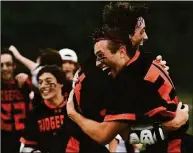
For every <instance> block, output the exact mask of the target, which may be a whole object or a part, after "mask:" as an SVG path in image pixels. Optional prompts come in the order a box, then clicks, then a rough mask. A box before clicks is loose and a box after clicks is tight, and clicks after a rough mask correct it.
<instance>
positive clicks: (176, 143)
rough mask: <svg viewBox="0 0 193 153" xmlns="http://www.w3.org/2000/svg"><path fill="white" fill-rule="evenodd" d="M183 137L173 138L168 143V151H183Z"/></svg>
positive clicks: (172, 152)
mask: <svg viewBox="0 0 193 153" xmlns="http://www.w3.org/2000/svg"><path fill="white" fill-rule="evenodd" d="M181 141H182V140H181V139H175V140H171V141H169V143H168V153H181Z"/></svg>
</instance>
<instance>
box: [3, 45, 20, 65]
mask: <svg viewBox="0 0 193 153" xmlns="http://www.w3.org/2000/svg"><path fill="white" fill-rule="evenodd" d="M3 54H9V55H11V57H12V60H13V63H15V61H16V59H15V56H14V55H13V53H12V52H11V51H10V50H9V49H8V48H4V49H2V50H1V55H3Z"/></svg>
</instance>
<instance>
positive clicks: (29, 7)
mask: <svg viewBox="0 0 193 153" xmlns="http://www.w3.org/2000/svg"><path fill="white" fill-rule="evenodd" d="M108 3H109V2H100V1H95V2H89V1H87V2H86V1H85V2H80V1H79V2H74V1H71V2H65V1H57V2H53V1H47V2H44V1H39V2H38V1H31V2H27V1H20V2H14V1H12V2H9V1H7V2H6V1H1V48H4V47H9V45H14V46H16V47H17V48H18V49H19V51H20V52H21V53H22V54H23V55H24V56H26V57H28V58H30V59H32V60H35V59H36V57H37V56H38V54H39V49H44V48H55V49H58V50H59V49H61V48H71V49H73V50H75V51H76V53H77V54H78V57H79V62H80V63H83V62H84V61H85V60H86V59H87V58H88V57H89V55H90V54H91V53H92V51H93V44H92V39H91V35H92V31H93V29H95V28H96V27H98V26H99V25H100V24H101V14H102V9H103V7H104V5H106V4H108ZM147 4H148V6H149V8H150V13H149V18H148V21H147V22H146V26H147V34H148V37H149V40H148V41H147V42H146V43H145V46H144V50H146V51H151V52H153V54H154V55H155V57H156V55H158V54H161V55H162V56H163V58H164V60H166V61H167V65H169V67H170V70H169V71H170V74H171V76H172V79H173V81H174V83H175V85H176V88H177V91H178V94H179V95H180V100H181V101H183V102H185V103H188V104H189V107H190V112H191V113H190V125H191V126H190V128H189V131H188V132H189V133H191V134H193V129H192V124H193V123H192V118H193V116H192V103H193V92H192V85H193V81H192V78H193V71H192V60H193V2H147ZM18 64H19V63H18ZM17 71H18V72H21V71H22V72H26V73H29V72H28V70H27V68H25V67H24V66H23V65H21V64H19V65H18V69H17Z"/></svg>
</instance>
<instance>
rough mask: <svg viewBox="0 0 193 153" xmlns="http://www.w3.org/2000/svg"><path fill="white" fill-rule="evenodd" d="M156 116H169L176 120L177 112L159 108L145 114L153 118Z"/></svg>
mask: <svg viewBox="0 0 193 153" xmlns="http://www.w3.org/2000/svg"><path fill="white" fill-rule="evenodd" d="M156 114H161V115H162V116H167V117H171V118H174V117H175V115H176V113H175V112H171V111H167V109H166V108H165V107H163V106H160V107H157V108H155V109H153V110H150V111H149V112H147V113H145V115H148V116H149V117H152V116H154V115H156Z"/></svg>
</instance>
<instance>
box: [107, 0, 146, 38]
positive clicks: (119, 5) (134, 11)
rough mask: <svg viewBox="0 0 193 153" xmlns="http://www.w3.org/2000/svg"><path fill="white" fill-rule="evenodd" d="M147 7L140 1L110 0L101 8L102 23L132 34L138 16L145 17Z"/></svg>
mask: <svg viewBox="0 0 193 153" xmlns="http://www.w3.org/2000/svg"><path fill="white" fill-rule="evenodd" d="M147 12H148V7H147V6H146V5H145V4H144V3H142V2H132V1H130V2H116V3H115V2H111V3H110V4H108V5H106V6H105V7H104V9H103V23H104V24H107V25H109V27H119V28H120V29H123V30H124V31H127V33H128V34H131V35H132V34H133V33H134V30H135V25H136V23H137V18H138V17H143V18H144V19H146V18H147Z"/></svg>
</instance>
